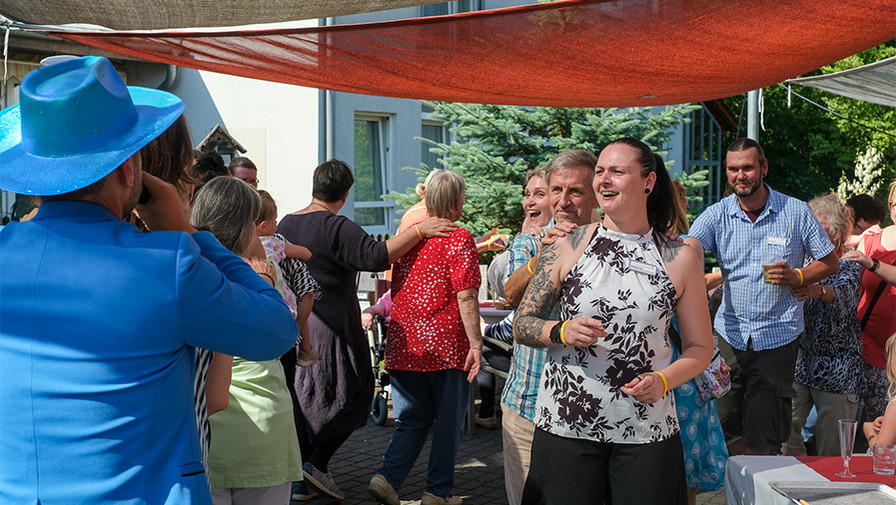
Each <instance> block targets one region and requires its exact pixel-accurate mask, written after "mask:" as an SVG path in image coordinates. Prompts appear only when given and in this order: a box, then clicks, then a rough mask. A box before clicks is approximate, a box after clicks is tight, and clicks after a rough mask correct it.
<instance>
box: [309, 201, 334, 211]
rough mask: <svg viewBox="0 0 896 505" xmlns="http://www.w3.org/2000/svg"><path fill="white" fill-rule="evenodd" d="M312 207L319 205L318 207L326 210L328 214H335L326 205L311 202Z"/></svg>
mask: <svg viewBox="0 0 896 505" xmlns="http://www.w3.org/2000/svg"><path fill="white" fill-rule="evenodd" d="M311 205H317V206H318V207H320V208H322V209H324V210H325V211H327V212H333V211H331V210H330V209H329V208H328V207H327V206H326V205H324V204H322V203H317V202H311Z"/></svg>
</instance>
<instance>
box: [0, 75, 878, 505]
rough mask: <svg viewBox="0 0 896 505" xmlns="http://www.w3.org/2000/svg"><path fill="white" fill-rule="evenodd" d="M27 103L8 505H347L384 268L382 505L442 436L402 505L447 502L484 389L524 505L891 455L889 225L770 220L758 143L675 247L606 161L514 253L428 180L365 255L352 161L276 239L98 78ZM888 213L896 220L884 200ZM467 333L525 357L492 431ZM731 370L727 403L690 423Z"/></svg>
mask: <svg viewBox="0 0 896 505" xmlns="http://www.w3.org/2000/svg"><path fill="white" fill-rule="evenodd" d="M73 83H77V84H78V85H77V86H75V85H73ZM20 96H21V105H20V106H16V107H13V108H10V109H7V110H4V111H3V112H2V113H0V116H2V118H3V119H2V121H0V143H2V144H3V146H4V147H3V149H4V151H3V153H4V159H3V163H2V165H0V187H2V188H3V189H6V190H10V191H15V192H18V193H22V194H29V195H34V196H35V197H37V200H38V201H39V203H40V206H39V208H38V210H37V212H36V213H34V214H32V215H31V216H29V220H23V221H25V222H20V223H12V224H11V225H9V226H7V227H5V228H4V229H3V230H2V233H0V247H2V249H3V251H4V253H3V257H2V261H0V298H2V300H3V303H2V306H0V356H2V357H3V358H4V361H5V365H6V366H4V368H3V370H2V371H0V403H2V405H3V409H2V410H0V502H3V503H47V504H50V503H100V502H102V503H106V502H110V503H112V502H115V503H117V502H126V501H135V500H136V501H138V502H142V503H159V504H162V503H165V504H185V503H203V504H208V503H213V504H214V505H239V504H262V505H265V504H270V505H286V504H288V503H290V501H291V500H300V501H303V500H309V499H313V498H314V497H316V496H319V495H322V496H326V497H329V498H332V499H335V500H342V499H343V498H344V497H345V493H344V492H343V491H342V490H341V489H340V488H339V485H338V484H337V481H338V476H334V475H333V474H332V472H331V471H330V463H331V461H332V459H333V458H334V457H335V456H336V454H337V451H338V450H339V449H340V448H341V447H342V446H343V444H345V442H346V441H347V440H348V439H349V437H351V435H352V433H353V432H354V431H355V430H357V429H359V428H361V427H363V426H365V425H366V424H367V421H368V416H369V414H370V406H371V401H372V399H373V395H374V389H375V387H374V376H373V363H372V362H371V350H370V347H369V343H368V340H367V338H366V336H365V334H364V329H363V328H364V326H370V324H371V319H370V317H366V318H363V325H362V312H361V308H360V306H359V303H358V297H357V291H358V286H357V278H358V277H357V274H358V272H360V271H373V272H382V271H386V270H390V268H391V279H390V280H391V290H390V291H389V292H388V293H387V295H386V296H384V298H383V299H381V300H380V303H378V304H377V305H376V306H375V307H373V308H371V309H369V310H368V311H367V312H368V313H370V314H373V313H375V314H377V315H380V316H383V317H384V318H386V320H387V321H388V325H387V327H388V330H387V334H386V343H385V364H384V367H385V369H387V370H388V372H389V376H390V381H391V388H392V389H391V391H392V402H393V409H394V416H395V430H394V432H393V434H392V439H391V442H390V443H389V446H388V448H387V450H386V452H385V454H384V455H383V456H382V461H381V465H379V469H378V470H376V472H375V473H374V474H373V475H372V477H371V479H370V483H369V488H368V489H369V493H370V495H371V496H372V497H373V499H374V500H375V501H376V502H378V503H382V504H387V505H399V504H400V502H401V499H400V496H399V492H400V490H401V488H402V485H403V483H404V481H405V480H406V478H407V477H408V475H409V474H410V472H411V470H412V468H413V467H414V465H415V464H416V460H417V458H418V457H419V455H420V453H421V452H422V449H423V447H424V444H425V442H426V441H427V438H428V437H430V436H432V445H431V449H430V453H429V456H428V460H429V464H428V469H427V477H426V487H425V491H424V493H423V495H422V497H421V503H422V504H423V505H460V504H461V503H462V502H463V500H462V499H461V498H460V497H458V496H455V495H454V494H453V488H454V472H455V459H456V455H457V452H458V449H459V447H460V443H461V434H462V429H463V422H464V419H465V416H467V415H470V416H473V415H474V413H473V412H468V400H469V398H470V385H471V383H473V382H474V381H477V379H478V381H477V382H478V384H479V385H480V387H481V396H482V403H481V407H480V411H479V412H478V414H476V415H475V419H476V422H477V424H479V425H480V426H484V427H497V424H498V423H499V422H500V424H501V434H502V438H503V449H504V450H503V457H504V475H505V488H506V494H507V500H508V502H509V503H510V504H511V505H519V504H523V503H524V504H533V505H534V504H556V503H568V504H580V503H581V504H592V503H664V504H665V503H669V504H673V503H674V504H682V505H683V504H693V503H695V499H696V493H697V491H698V490H701V489H702V490H717V489H721V488H722V486H723V479H724V471H725V464H726V461H727V459H728V456H729V454H779V453H783V454H793V455H804V454H806V453H807V450H809V451H812V452H813V453H816V454H820V455H837V454H839V442H838V435H837V431H836V428H835V425H836V420H837V419H844V418H857V417H861V418H862V419H863V421H864V423H863V425H862V427H863V430H862V431H863V434H864V436H865V438H866V441H867V442H868V443H869V444H874V443H894V442H896V407H893V408H890V406H891V400H892V398H893V397H894V394H896V384H894V382H896V312H894V311H896V225H890V226H885V221H886V219H887V215H886V213H887V210H886V208H885V207H883V206H882V205H881V204H880V203H879V202H877V201H876V200H875V199H874V198H872V197H868V196H867V195H865V196H862V197H856V198H853V199H851V200H849V201H848V202H843V201H841V200H840V199H839V198H838V197H837V196H836V195H833V194H829V195H824V196H821V197H818V198H815V199H813V200H811V201H810V202H808V204H807V203H806V202H802V201H800V200H798V199H796V198H793V197H789V196H787V195H784V194H781V193H779V192H777V191H775V190H773V189H772V188H771V187H769V185H768V184H767V183H765V182H764V179H765V177H766V176H767V174H768V170H769V161H768V160H767V159H766V158H765V154H764V152H763V150H762V147H761V146H760V145H759V144H758V143H757V142H756V141H754V140H750V139H746V138H741V139H737V140H736V141H735V142H734V143H732V144H731V145H730V146H729V147H728V150H727V153H726V160H725V161H726V164H725V173H726V175H727V182H728V186H729V188H730V190H731V194H730V195H729V196H727V197H725V198H724V199H722V200H721V201H720V202H718V203H715V204H713V205H711V206H710V207H708V208H707V209H706V210H705V211H704V212H703V213H701V214H700V216H699V217H698V218H697V219H696V220H695V222H694V223H693V225H691V224H689V222H688V218H687V214H686V211H687V199H686V192H685V190H684V187H683V186H681V184H680V183H677V182H676V181H672V180H671V178H670V176H669V173H668V172H667V170H666V165H665V162H664V161H663V159H662V158H661V157H660V156H658V155H657V154H655V153H654V152H653V150H652V149H651V147H650V146H648V145H647V144H645V143H644V142H642V141H640V140H636V139H633V138H619V139H616V140H614V141H612V142H610V143H609V144H608V145H606V146H603V147H602V149H601V150H600V151H599V153H598V154H597V155H595V153H592V152H591V151H587V150H582V149H570V150H565V151H562V152H560V153H558V154H557V155H555V156H554V157H553V159H551V160H550V162H548V163H547V164H546V165H544V166H540V167H537V168H536V169H534V170H532V171H531V172H529V173H528V174H527V177H526V185H525V189H524V198H523V202H522V206H523V211H524V213H525V220H524V222H523V226H522V229H521V230H519V233H518V234H517V235H516V237H515V238H514V240H513V241H512V242H510V243H509V244H506V243H504V242H502V241H500V240H495V237H491V236H490V235H486V236H484V237H480V238H478V239H477V238H474V237H473V235H472V234H471V233H470V232H469V231H468V230H465V229H463V228H462V227H459V226H457V225H456V224H455V223H456V222H457V221H459V220H460V219H461V217H462V213H463V207H464V201H465V199H466V185H465V182H464V180H463V178H462V177H461V176H460V175H459V174H457V173H455V172H452V171H449V170H444V169H436V170H433V171H432V172H431V173H430V174H429V176H428V177H427V179H426V181H425V182H424V183H423V184H422V185H421V187H420V188H418V194H419V196H420V197H421V200H420V202H419V203H418V204H417V205H415V206H414V207H411V209H409V210H408V212H406V213H405V216H404V218H403V220H402V224H401V226H400V228H399V231H398V233H396V234H395V235H394V236H392V237H391V238H388V239H387V240H383V241H377V240H376V239H374V238H373V237H371V236H370V235H369V234H367V233H366V232H365V231H364V230H363V228H361V227H360V226H359V225H357V224H356V223H354V222H352V221H351V220H350V219H348V218H346V217H345V216H342V215H340V214H339V212H340V210H341V209H342V208H343V207H344V206H345V204H346V201H347V199H348V197H349V194H350V190H351V187H352V185H353V184H354V178H353V174H352V170H351V168H350V167H349V166H348V165H347V164H346V163H344V162H342V161H338V160H330V161H327V162H324V163H322V164H320V165H319V166H318V167H317V168H316V169H315V171H314V175H313V181H312V194H311V202H310V204H309V205H308V206H307V207H305V208H303V209H300V210H297V211H295V212H292V213H290V214H287V215H286V216H285V217H283V218H282V219H280V220H279V222H278V221H277V215H278V212H277V207H276V202H275V199H274V197H273V196H272V195H271V194H270V193H268V192H267V191H264V190H259V189H258V182H259V180H258V170H257V167H256V166H255V165H254V164H253V163H252V162H251V160H249V159H247V158H235V159H234V160H233V161H232V162H231V163H230V164H229V165H226V164H225V163H224V161H223V159H221V157H220V156H218V155H217V154H214V153H197V152H194V151H193V149H192V147H191V144H190V135H189V131H188V128H187V124H186V121H185V119H184V116H183V110H184V104H183V102H182V101H181V100H180V99H179V98H177V97H175V96H174V95H171V94H169V93H166V92H163V91H157V90H147V89H143V88H134V87H127V86H126V85H125V84H124V82H123V81H122V80H121V78H120V77H119V75H118V73H117V72H115V71H114V68H112V66H111V63H110V62H109V61H108V60H106V59H105V58H101V57H84V58H77V59H72V60H69V61H66V62H63V63H58V64H55V65H51V66H48V67H45V68H42V69H39V70H37V71H34V72H32V73H31V74H29V76H28V77H27V78H26V79H25V81H24V82H23V83H22V86H21V91H20ZM888 202H889V218H890V220H893V221H896V181H894V182H893V184H891V185H890V188H889V198H888ZM504 247H507V251H505V252H504V253H503V254H501V255H499V256H497V257H496V259H495V261H494V263H493V265H492V267H491V268H490V272H489V279H490V282H491V284H492V285H493V287H494V288H495V291H496V292H498V293H501V294H502V295H503V297H504V298H505V299H506V301H507V303H508V304H509V305H510V306H511V308H513V311H512V313H511V314H510V315H509V316H508V317H507V318H506V319H505V320H503V321H501V322H500V323H496V324H493V325H488V326H484V325H481V320H480V314H479V300H478V293H479V287H480V284H481V282H482V279H481V276H480V275H481V274H480V266H479V264H480V253H481V252H483V251H494V250H501V249H503V248H504ZM704 251H709V252H711V253H712V255H713V256H714V257H715V258H716V260H717V261H718V267H719V269H720V274H718V275H703V274H702V272H704V270H705V268H704ZM713 300H718V303H717V304H715V306H713V305H714V304H713V303H712V301H713ZM716 307H717V308H716ZM483 330H484V333H485V336H486V337H487V338H486V340H488V339H490V338H493V339H497V340H503V341H504V342H505V343H508V344H513V350H512V358H511V359H510V362H509V369H508V377H507V380H506V381H505V384H504V388H503V391H501V392H500V395H499V396H500V400H499V401H498V402H496V401H495V400H496V396H498V394H497V393H498V392H496V391H495V390H494V380H493V378H489V376H488V374H484V373H480V372H481V367H482V366H483V352H484V351H483V345H484V343H483ZM720 357H721V358H724V361H725V363H727V366H728V367H729V368H730V380H731V390H730V392H728V393H727V394H724V395H721V394H720V395H718V396H719V397H718V398H715V397H713V396H712V395H710V396H709V397H705V395H703V394H702V392H700V391H699V390H700V388H701V385H700V384H698V382H696V381H695V377H698V376H700V375H701V374H702V373H703V372H704V371H705V370H707V368H708V367H710V366H711V363H716V362H717V361H718V360H719V359H720ZM498 413H500V416H498V415H497V414H498ZM812 419H814V420H815V421H814V425H813V424H812V422H811V420H812ZM807 429H808V430H810V431H812V432H813V433H814V439H813V441H812V442H811V443H807V440H806V438H805V435H804V434H805V433H806V430H807ZM430 434H432V435H430ZM72 462H77V464H74V465H73V464H72Z"/></svg>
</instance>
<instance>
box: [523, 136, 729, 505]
mask: <svg viewBox="0 0 896 505" xmlns="http://www.w3.org/2000/svg"><path fill="white" fill-rule="evenodd" d="M593 188H594V191H595V193H596V195H597V200H598V203H599V204H600V208H601V210H602V211H603V212H604V219H603V221H602V222H601V223H597V224H591V225H588V226H582V227H579V228H576V229H575V230H573V232H572V233H571V234H569V235H567V236H566V237H564V238H562V239H559V240H557V242H556V243H555V244H554V245H552V246H547V247H545V248H544V249H542V251H541V254H540V255H539V259H538V264H537V266H536V268H535V275H534V276H533V280H532V282H531V283H530V284H529V288H528V289H527V291H526V294H525V296H524V299H523V302H522V304H521V305H520V307H519V308H518V309H517V318H516V320H515V321H514V325H513V326H514V336H515V337H516V339H517V341H518V342H519V343H521V344H525V345H530V346H533V347H548V353H547V357H546V359H545V365H544V370H543V371H542V376H541V387H540V389H539V393H538V399H537V401H536V408H535V426H536V428H537V429H536V432H535V438H534V441H533V443H532V466H531V468H530V470H529V477H528V479H527V481H526V486H525V489H524V491H523V504H524V505H525V504H554V503H564V504H601V503H605V502H612V503H663V504H671V503H676V504H684V503H686V500H687V498H686V485H685V478H684V463H683V459H682V448H681V440H680V437H679V433H678V421H677V418H676V414H675V404H674V400H673V399H672V395H670V394H668V393H669V392H670V390H671V389H672V388H675V387H677V386H679V385H680V384H682V383H684V382H685V381H687V380H689V379H691V378H692V377H694V376H695V375H697V373H699V372H700V371H701V370H703V369H704V368H706V366H707V365H708V364H709V361H710V358H711V354H712V332H711V329H710V322H709V310H708V307H707V304H706V285H705V282H704V281H703V276H702V275H701V274H702V268H701V267H700V265H701V264H700V258H699V256H698V254H697V252H696V251H694V250H693V248H691V247H688V246H686V245H685V244H684V243H682V242H678V241H674V242H673V241H669V240H666V239H665V238H664V237H663V235H662V233H663V232H665V231H666V230H667V229H668V228H669V224H670V220H671V218H672V215H673V212H674V209H673V205H675V203H674V199H675V198H676V197H675V195H674V194H673V192H672V188H671V181H670V180H669V174H668V173H667V172H666V169H665V166H664V164H663V161H662V159H660V158H659V156H656V155H654V154H653V153H652V152H651V151H650V148H649V147H647V146H646V145H645V144H644V143H643V142H640V141H638V140H635V139H631V138H622V139H618V140H616V141H614V142H612V143H611V144H610V145H609V146H607V147H606V148H605V149H604V150H603V151H602V152H601V154H600V157H599V159H598V163H597V167H596V168H595V175H594V182H593ZM555 304H557V305H558V307H559V311H560V318H561V320H560V321H553V320H549V319H548V318H549V317H550V313H551V309H552V307H553V306H554V305H555ZM673 314H674V315H676V316H677V318H678V323H679V327H680V329H681V336H682V347H683V349H682V354H681V357H679V358H678V359H677V360H675V361H674V362H673V360H672V345H671V344H670V342H669V340H668V338H667V336H666V335H667V328H668V325H669V321H670V320H671V318H672V315H673Z"/></svg>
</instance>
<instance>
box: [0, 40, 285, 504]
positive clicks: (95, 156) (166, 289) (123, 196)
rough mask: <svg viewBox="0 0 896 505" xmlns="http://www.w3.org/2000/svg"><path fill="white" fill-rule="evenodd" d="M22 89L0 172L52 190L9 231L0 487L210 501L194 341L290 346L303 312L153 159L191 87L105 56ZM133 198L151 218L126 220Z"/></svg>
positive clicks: (251, 349) (6, 495) (90, 497)
mask: <svg viewBox="0 0 896 505" xmlns="http://www.w3.org/2000/svg"><path fill="white" fill-rule="evenodd" d="M19 89H20V91H19V97H20V100H21V101H20V104H18V105H15V106H13V107H10V108H8V109H5V110H4V111H2V112H0V159H2V163H0V187H2V188H3V189H6V190H9V191H14V192H17V193H22V194H31V195H40V196H41V200H42V201H43V204H42V205H41V206H40V209H39V210H38V212H37V215H36V216H35V217H34V218H33V219H32V220H30V221H28V222H27V223H11V224H10V225H8V226H6V227H4V228H3V231H2V232H0V250H2V251H3V254H2V255H0V300H2V301H3V303H2V305H0V357H2V360H3V367H2V370H0V405H2V408H0V503H43V504H46V505H49V504H60V503H66V504H68V503H125V502H127V503H146V504H165V505H181V504H211V494H210V492H209V484H208V479H207V477H206V475H205V470H204V467H203V464H202V452H201V451H200V445H199V430H198V428H197V425H196V413H195V411H194V404H193V381H194V378H195V375H196V364H195V362H194V359H193V348H194V347H199V348H203V349H210V350H213V351H219V352H222V353H224V354H229V355H237V356H242V357H245V358H247V359H251V360H268V359H272V358H277V357H279V356H280V355H281V354H283V353H284V352H286V351H287V350H288V349H290V348H291V347H292V346H293V345H294V344H295V342H296V338H297V337H298V328H297V326H296V323H295V320H294V319H293V318H292V315H291V314H290V312H289V309H288V308H287V307H286V305H285V304H284V303H283V299H282V298H281V296H280V293H279V292H278V291H277V290H276V289H274V288H273V287H272V286H271V285H270V284H269V283H268V281H266V280H265V279H264V278H263V277H262V276H260V275H259V274H258V273H256V271H254V270H253V267H250V266H249V265H248V264H247V263H246V262H245V261H244V260H242V259H240V258H238V257H237V256H235V255H234V254H233V253H231V252H230V251H228V250H227V249H226V248H224V246H222V245H221V244H220V243H219V242H218V241H217V239H215V237H214V235H212V234H211V233H209V232H207V231H196V229H194V228H193V227H192V226H191V225H190V223H189V222H188V221H187V215H186V213H185V212H184V206H183V203H182V201H181V199H180V196H179V195H178V193H177V190H176V189H175V188H174V186H172V185H171V184H167V183H165V182H163V181H162V180H161V179H159V178H157V177H153V176H152V175H149V174H148V173H143V170H142V168H143V166H142V163H143V162H142V161H141V156H140V152H139V151H140V149H141V148H142V147H144V146H145V145H146V144H148V143H149V142H150V141H151V140H153V139H154V138H156V137H158V136H159V135H161V134H162V133H163V132H165V131H166V130H167V129H168V127H169V126H170V125H171V124H172V123H174V122H175V121H176V120H177V119H178V117H180V115H181V114H182V113H183V110H184V103H183V101H182V100H181V99H180V98H178V97H176V96H174V95H172V94H170V93H166V92H164V91H159V90H155V89H146V88H137V87H127V86H125V84H124V81H122V79H121V77H120V76H119V75H118V72H116V70H115V68H114V67H113V66H112V63H111V62H109V60H107V59H106V58H100V57H96V56H87V57H83V58H76V59H73V60H69V61H65V62H62V63H56V64H54V65H50V66H48V67H44V68H41V69H38V70H35V71H33V72H31V73H29V74H28V75H27V76H26V77H25V79H24V80H23V81H22V85H21V87H20V88H19ZM142 189H145V191H146V192H147V193H148V194H149V199H148V201H146V202H145V203H142V204H139V205H138V199H139V197H140V194H141V190H142ZM135 207H136V208H137V209H138V210H139V211H140V217H141V218H142V220H143V221H144V222H145V223H146V224H147V226H148V227H149V228H150V229H151V230H153V232H152V233H141V232H140V230H138V229H137V227H135V226H134V225H133V224H130V223H128V222H125V221H123V220H122V218H124V217H125V216H127V215H129V214H130V213H131V211H132V210H133V209H134V208H135ZM254 264H255V268H258V269H259V272H261V273H262V275H268V272H267V270H266V269H267V268H270V267H269V266H266V263H265V262H263V261H257V260H255V262H254Z"/></svg>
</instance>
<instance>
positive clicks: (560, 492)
mask: <svg viewBox="0 0 896 505" xmlns="http://www.w3.org/2000/svg"><path fill="white" fill-rule="evenodd" d="M522 503H523V505H602V504H607V505H614V504H615V505H640V504H643V505H685V504H686V503H687V485H686V484H685V477H684V456H683V453H682V448H681V438H680V437H679V435H678V434H676V435H675V436H673V437H672V438H669V439H667V440H664V441H662V442H654V443H649V444H616V443H602V442H594V441H591V440H580V439H574V438H565V437H560V436H557V435H553V434H550V433H548V432H546V431H542V430H539V429H536V430H535V438H534V440H533V442H532V465H531V467H530V468H529V477H528V478H527V479H526V486H525V488H524V489H523V502H522Z"/></svg>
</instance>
